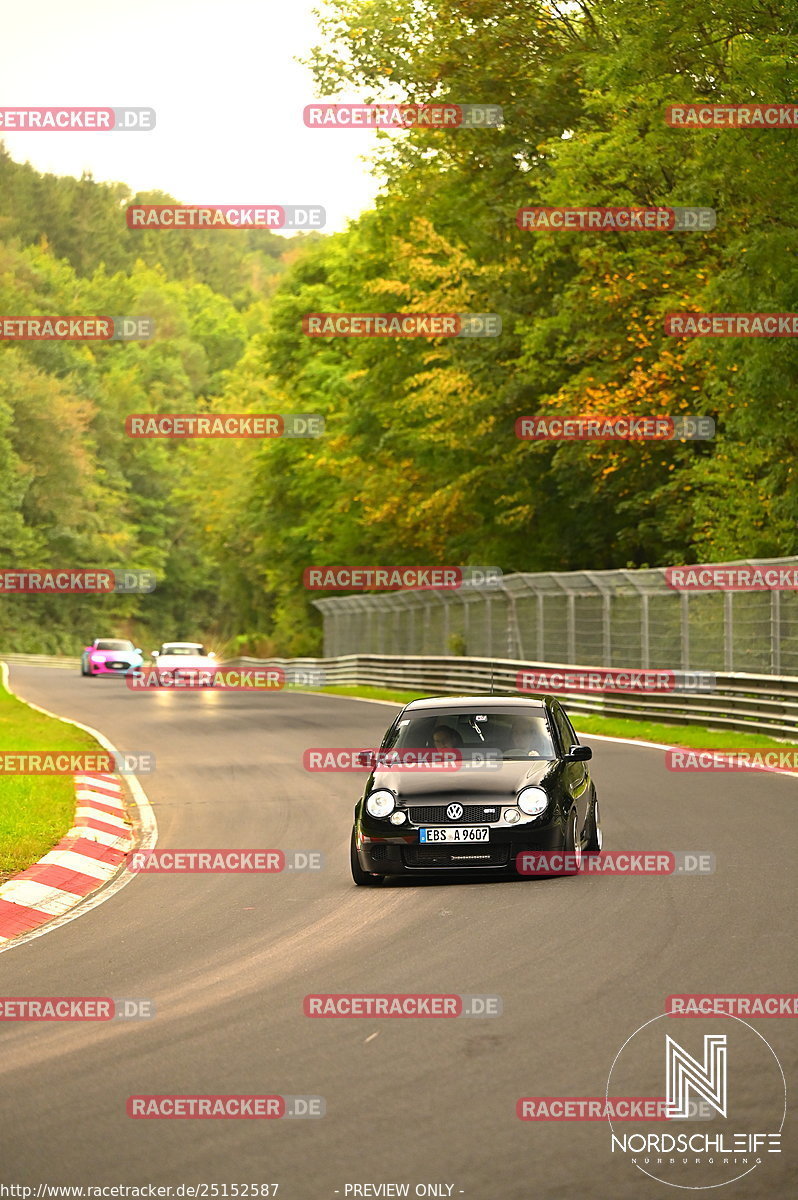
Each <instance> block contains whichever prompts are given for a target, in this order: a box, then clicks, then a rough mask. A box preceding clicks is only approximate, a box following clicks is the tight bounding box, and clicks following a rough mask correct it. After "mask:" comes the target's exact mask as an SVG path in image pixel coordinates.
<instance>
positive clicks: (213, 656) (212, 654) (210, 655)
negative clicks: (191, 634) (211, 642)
mask: <svg viewBox="0 0 798 1200" xmlns="http://www.w3.org/2000/svg"><path fill="white" fill-rule="evenodd" d="M208 658H216V651H215V650H209V651H208Z"/></svg>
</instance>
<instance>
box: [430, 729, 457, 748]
mask: <svg viewBox="0 0 798 1200" xmlns="http://www.w3.org/2000/svg"><path fill="white" fill-rule="evenodd" d="M432 740H433V742H434V743H435V749H436V750H459V749H460V747H461V746H462V744H463V739H462V738H461V737H460V734H459V733H458V732H457V730H456V729H452V727H451V725H439V726H438V728H437V729H436V730H435V731H434V733H433V734H432Z"/></svg>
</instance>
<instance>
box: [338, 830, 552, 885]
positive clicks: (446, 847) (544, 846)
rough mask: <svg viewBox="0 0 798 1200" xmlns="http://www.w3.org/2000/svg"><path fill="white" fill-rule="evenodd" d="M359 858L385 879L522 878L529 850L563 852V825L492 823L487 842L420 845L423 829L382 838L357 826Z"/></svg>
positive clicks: (366, 868)
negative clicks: (520, 859)
mask: <svg viewBox="0 0 798 1200" xmlns="http://www.w3.org/2000/svg"><path fill="white" fill-rule="evenodd" d="M355 845H356V848H357V856H358V860H359V862H360V865H361V867H362V868H363V870H364V871H369V872H371V873H373V874H379V875H404V874H420V873H421V872H424V871H430V870H439V871H484V872H487V873H490V872H494V873H497V874H500V873H502V872H509V873H511V874H513V875H515V874H516V870H515V860H516V855H518V854H521V853H522V852H523V851H525V850H561V849H562V847H563V826H562V824H561V823H560V822H559V821H552V822H550V823H549V824H547V825H544V826H539V825H535V824H529V825H515V826H509V825H491V826H490V839H489V841H487V842H464V843H459V842H434V843H432V844H422V843H421V842H419V836H418V830H417V829H415V828H413V829H406V830H405V831H404V833H399V832H397V833H394V832H393V830H391V832H390V833H388V832H387V831H386V832H385V833H384V834H382V833H380V834H379V835H378V834H376V833H375V831H374V828H373V825H369V828H368V832H365V829H364V827H363V826H362V825H360V824H359V823H357V822H356V823H355Z"/></svg>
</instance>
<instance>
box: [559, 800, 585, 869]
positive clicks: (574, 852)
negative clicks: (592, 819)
mask: <svg viewBox="0 0 798 1200" xmlns="http://www.w3.org/2000/svg"><path fill="white" fill-rule="evenodd" d="M576 821H577V816H576V809H575V808H574V809H572V810H571V816H570V817H569V819H568V829H567V830H566V833H565V854H566V859H567V861H568V867H569V869H568V870H567V871H563V875H578V874H579V872H580V870H581V869H582V843H581V842H580V841H579V838H578V837H577V827H576Z"/></svg>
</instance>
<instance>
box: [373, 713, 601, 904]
mask: <svg viewBox="0 0 798 1200" xmlns="http://www.w3.org/2000/svg"><path fill="white" fill-rule="evenodd" d="M591 757H592V751H591V749H590V747H589V746H582V745H580V744H579V739H578V738H577V736H576V734H575V733H574V729H573V726H572V725H571V722H570V721H569V720H568V717H567V716H566V714H565V711H564V709H563V707H562V705H561V704H560V702H559V700H558V699H557V698H556V697H554V696H541V697H539V698H524V699H515V698H514V697H512V696H509V697H503V696H457V697H445V696H443V697H435V698H433V699H427V700H413V701H411V703H410V704H407V705H405V707H404V708H403V709H402V711H401V712H400V713H399V715H398V716H397V718H396V720H395V721H394V722H393V724H392V725H391V727H390V729H389V730H388V732H387V733H386V735H385V737H384V738H383V741H382V745H381V746H380V750H379V752H378V753H377V754H371V753H370V752H368V751H366V752H364V759H363V761H365V762H367V763H368V765H370V766H371V767H372V771H371V774H370V775H369V778H368V781H367V783H366V788H365V791H364V793H363V796H362V797H361V799H360V800H359V801H358V803H357V805H356V807H355V823H354V828H353V830H352V843H351V863H352V877H353V878H354V881H355V883H356V884H358V885H359V886H361V887H362V886H369V885H375V884H379V883H381V882H382V880H383V879H384V878H385V877H386V875H405V876H407V875H416V876H418V875H421V874H422V873H423V874H428V873H431V872H434V871H455V870H459V871H469V872H470V871H480V872H484V873H485V874H486V875H487V874H503V873H505V874H509V875H515V876H516V878H517V877H518V874H517V872H516V855H518V854H520V853H521V852H523V851H530V850H537V851H566V852H570V853H569V854H568V860H569V861H570V863H571V864H574V863H576V866H577V869H578V864H579V862H580V861H581V854H582V852H583V851H596V850H600V849H601V825H600V822H599V810H598V800H597V799H596V790H595V788H594V786H593V783H592V781H591V778H590V772H589V770H588V767H587V760H588V759H590V758H591ZM429 760H432V764H430V762H429Z"/></svg>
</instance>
